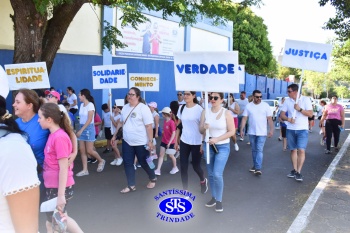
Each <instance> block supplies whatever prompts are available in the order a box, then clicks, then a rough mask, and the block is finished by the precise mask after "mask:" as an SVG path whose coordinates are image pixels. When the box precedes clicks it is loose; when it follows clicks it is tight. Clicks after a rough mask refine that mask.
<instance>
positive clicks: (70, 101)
mask: <svg viewBox="0 0 350 233" xmlns="http://www.w3.org/2000/svg"><path fill="white" fill-rule="evenodd" d="M74 100H76V101H77V103H78V98H77V95H76V94H74V93H73V94H71V95H68V97H67V102H68V103H69V104H70V105H72V104H74ZM71 108H75V109H78V104H77V105H75V106H73V107H70V109H71Z"/></svg>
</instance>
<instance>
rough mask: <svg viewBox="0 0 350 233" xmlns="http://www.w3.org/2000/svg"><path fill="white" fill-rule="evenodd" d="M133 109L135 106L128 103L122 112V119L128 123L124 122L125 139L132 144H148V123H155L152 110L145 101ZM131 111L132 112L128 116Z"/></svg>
mask: <svg viewBox="0 0 350 233" xmlns="http://www.w3.org/2000/svg"><path fill="white" fill-rule="evenodd" d="M133 109H134V107H130V105H129V104H126V105H124V107H123V110H122V112H121V115H122V117H121V121H123V122H124V121H125V120H126V123H125V124H123V139H124V140H125V141H126V142H127V143H128V144H129V145H130V146H141V145H146V144H147V141H148V136H147V130H146V125H148V124H152V123H153V116H152V113H151V110H150V109H149V107H148V106H146V105H145V104H143V103H139V104H138V105H137V106H136V108H135V109H134V110H133ZM132 110H133V111H132ZM131 111H132V113H131V114H130V116H129V117H128V115H129V113H130V112H131ZM127 117H128V118H127ZM151 139H152V138H150V140H151Z"/></svg>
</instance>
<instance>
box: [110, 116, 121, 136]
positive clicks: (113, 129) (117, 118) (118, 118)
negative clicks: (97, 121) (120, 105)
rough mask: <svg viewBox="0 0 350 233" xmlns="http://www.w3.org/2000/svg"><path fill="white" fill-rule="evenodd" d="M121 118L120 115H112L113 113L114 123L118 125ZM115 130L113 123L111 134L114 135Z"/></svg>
mask: <svg viewBox="0 0 350 233" xmlns="http://www.w3.org/2000/svg"><path fill="white" fill-rule="evenodd" d="M121 118H122V115H121V114H118V115H116V116H115V115H114V113H113V119H114V121H115V122H116V123H117V124H118V120H121ZM116 129H117V128H116V127H115V126H114V125H113V123H112V124H111V132H112V133H115V130H116Z"/></svg>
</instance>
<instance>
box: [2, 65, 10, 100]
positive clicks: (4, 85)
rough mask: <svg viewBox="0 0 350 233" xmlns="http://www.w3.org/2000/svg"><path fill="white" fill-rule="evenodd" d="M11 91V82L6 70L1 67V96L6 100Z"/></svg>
mask: <svg viewBox="0 0 350 233" xmlns="http://www.w3.org/2000/svg"><path fill="white" fill-rule="evenodd" d="M9 91H10V89H9V81H8V79H7V75H6V72H5V70H4V68H2V66H0V95H1V96H2V97H4V98H5V99H6V98H7V95H8V94H9Z"/></svg>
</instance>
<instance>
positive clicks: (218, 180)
mask: <svg viewBox="0 0 350 233" xmlns="http://www.w3.org/2000/svg"><path fill="white" fill-rule="evenodd" d="M209 99H210V102H211V105H212V107H211V108H209V110H208V116H207V117H208V119H206V116H205V111H203V112H202V116H201V121H200V132H201V133H202V134H205V132H206V129H209V142H208V143H209V144H210V147H209V156H210V163H209V164H207V170H208V178H209V184H210V189H211V195H212V199H211V200H210V201H209V202H208V203H207V204H206V205H205V206H206V207H213V206H215V211H216V212H222V211H223V208H222V193H223V191H224V179H223V173H224V169H225V166H226V162H227V160H228V157H229V155H230V137H232V136H233V135H234V134H235V129H236V128H235V125H234V122H233V121H232V116H231V113H230V111H226V109H224V108H223V107H221V104H222V102H223V100H224V94H223V93H221V92H213V93H211V96H210V98H209ZM214 148H216V149H217V150H216V151H215V149H214ZM203 149H204V154H206V147H205V143H204V144H203Z"/></svg>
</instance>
